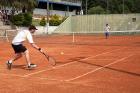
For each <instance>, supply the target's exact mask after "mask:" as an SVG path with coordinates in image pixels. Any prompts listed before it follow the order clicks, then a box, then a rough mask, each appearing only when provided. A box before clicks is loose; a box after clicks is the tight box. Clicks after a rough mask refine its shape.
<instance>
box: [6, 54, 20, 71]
mask: <svg viewBox="0 0 140 93" xmlns="http://www.w3.org/2000/svg"><path fill="white" fill-rule="evenodd" d="M21 57H22V54H21V53H16V54H15V55H14V57H13V58H12V59H10V60H8V61H7V62H6V63H7V67H8V69H11V67H12V63H13V61H16V60H18V59H19V58H21Z"/></svg>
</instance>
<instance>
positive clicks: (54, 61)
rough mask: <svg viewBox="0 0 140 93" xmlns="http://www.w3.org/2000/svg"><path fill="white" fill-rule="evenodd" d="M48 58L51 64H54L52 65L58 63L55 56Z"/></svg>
mask: <svg viewBox="0 0 140 93" xmlns="http://www.w3.org/2000/svg"><path fill="white" fill-rule="evenodd" d="M47 59H48V61H49V64H50V65H52V66H55V65H56V60H55V58H54V57H52V56H48V58H47Z"/></svg>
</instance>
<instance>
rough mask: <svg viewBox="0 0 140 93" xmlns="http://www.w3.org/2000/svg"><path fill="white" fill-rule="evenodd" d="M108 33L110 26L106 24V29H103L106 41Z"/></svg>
mask: <svg viewBox="0 0 140 93" xmlns="http://www.w3.org/2000/svg"><path fill="white" fill-rule="evenodd" d="M109 32H110V26H109V25H108V24H106V27H105V37H106V39H107V38H108V37H109Z"/></svg>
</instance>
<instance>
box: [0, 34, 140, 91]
mask: <svg viewBox="0 0 140 93" xmlns="http://www.w3.org/2000/svg"><path fill="white" fill-rule="evenodd" d="M34 40H35V41H36V43H37V44H38V45H39V46H40V47H41V48H43V49H44V50H45V51H46V52H47V53H48V54H49V55H51V56H53V57H54V58H55V59H56V61H57V65H56V66H51V65H49V64H48V61H47V59H46V58H45V57H44V56H43V55H42V54H40V53H39V52H38V51H36V50H35V49H33V48H32V47H31V46H30V45H29V44H28V43H27V42H25V45H26V46H27V48H28V49H29V51H30V56H31V61H32V62H33V63H35V64H37V66H38V67H37V68H35V69H33V70H27V69H26V67H25V65H26V62H25V59H24V57H23V58H22V59H19V60H18V61H16V62H14V64H13V67H12V70H8V69H7V68H6V64H5V62H6V61H7V60H8V59H9V58H11V57H12V55H13V54H14V51H13V50H12V48H11V45H10V42H6V41H4V40H1V41H0V44H1V48H0V55H1V56H0V79H1V81H0V93H139V92H140V37H139V36H138V35H134V36H111V37H110V38H109V39H105V38H104V36H96V35H78V36H75V41H74V42H73V41H72V36H63V35H52V36H42V37H35V38H34ZM61 52H63V53H64V54H61Z"/></svg>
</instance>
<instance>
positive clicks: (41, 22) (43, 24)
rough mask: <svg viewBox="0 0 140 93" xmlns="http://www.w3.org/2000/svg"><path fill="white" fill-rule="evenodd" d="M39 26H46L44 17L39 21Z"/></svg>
mask: <svg viewBox="0 0 140 93" xmlns="http://www.w3.org/2000/svg"><path fill="white" fill-rule="evenodd" d="M40 25H41V26H45V25H46V20H45V17H43V18H42V19H41V20H40Z"/></svg>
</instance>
